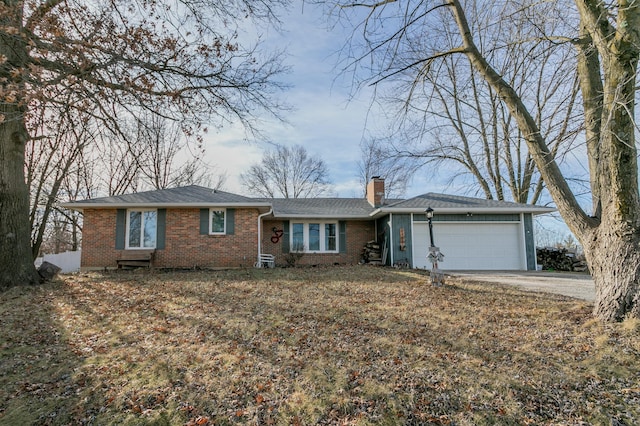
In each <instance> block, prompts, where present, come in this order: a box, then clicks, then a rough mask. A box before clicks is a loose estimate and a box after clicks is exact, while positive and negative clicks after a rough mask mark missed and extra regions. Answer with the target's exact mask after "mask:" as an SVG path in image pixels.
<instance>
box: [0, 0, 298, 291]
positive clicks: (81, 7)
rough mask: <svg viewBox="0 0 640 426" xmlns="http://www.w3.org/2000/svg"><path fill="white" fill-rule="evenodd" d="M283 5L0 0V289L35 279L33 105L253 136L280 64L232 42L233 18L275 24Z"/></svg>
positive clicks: (110, 122) (108, 121)
mask: <svg viewBox="0 0 640 426" xmlns="http://www.w3.org/2000/svg"><path fill="white" fill-rule="evenodd" d="M286 1H287V0H282V1H277V2H269V3H265V2H253V1H251V0H224V1H217V0H216V1H212V0H211V1H210V0H204V1H197V2H195V1H191V0H186V1H182V2H180V4H173V3H171V4H169V3H166V2H162V1H160V2H158V1H147V0H134V1H123V0H110V1H107V2H101V3H99V4H91V5H88V4H87V3H86V2H82V1H76V0H70V1H61V0H52V1H34V2H24V1H18V0H4V1H2V2H0V288H7V287H10V286H14V285H20V284H27V283H35V282H37V281H38V280H39V278H38V276H37V273H36V271H35V268H34V266H33V263H32V262H31V261H30V258H31V245H30V238H29V236H30V227H29V187H28V186H27V184H26V182H25V173H24V164H25V146H26V144H27V143H28V141H29V140H30V138H31V137H32V136H33V135H32V134H30V132H29V129H28V127H27V124H28V123H30V122H31V121H32V120H38V119H40V117H44V116H46V114H45V113H43V111H52V110H55V111H56V112H62V113H64V114H67V113H69V114H70V115H73V114H74V111H80V112H82V113H83V114H87V115H89V116H91V117H92V118H94V119H95V120H97V121H99V122H101V123H102V124H104V125H105V126H106V127H108V128H110V129H111V130H112V131H113V132H114V133H119V132H121V130H120V129H119V125H120V123H122V122H123V119H125V118H132V117H138V116H140V114H141V113H142V112H145V111H150V112H152V113H156V114H159V115H162V116H165V117H171V118H176V119H180V120H181V122H182V124H183V129H184V131H185V132H187V133H188V134H189V135H193V136H196V135H198V134H200V133H201V132H202V131H204V130H205V126H204V124H203V123H211V124H212V125H214V126H220V125H223V124H225V123H229V122H232V121H240V122H242V123H243V124H244V125H245V128H246V129H247V131H248V132H249V133H250V134H252V133H255V131H257V129H256V127H255V123H256V119H257V118H259V116H260V114H263V113H268V114H274V115H276V116H277V115H278V114H277V111H278V110H279V108H280V105H279V104H278V103H277V102H276V100H275V98H274V96H273V95H274V94H275V92H276V91H278V90H280V89H281V88H282V86H280V85H279V84H278V83H277V81H276V78H277V76H278V75H279V74H280V73H281V72H283V71H284V68H283V67H282V65H281V56H280V55H279V54H275V55H271V56H263V55H261V54H260V53H259V51H258V50H257V46H256V45H243V44H241V43H240V41H239V40H242V38H240V37H238V35H239V31H238V29H239V25H237V24H236V23H238V22H239V21H241V20H247V21H248V20H252V21H251V22H253V23H257V22H271V23H273V22H275V21H277V18H276V15H275V11H276V8H277V7H278V6H279V5H282V4H285V3H286ZM30 126H31V125H30ZM31 127H33V126H31Z"/></svg>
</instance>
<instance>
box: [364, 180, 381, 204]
mask: <svg viewBox="0 0 640 426" xmlns="http://www.w3.org/2000/svg"><path fill="white" fill-rule="evenodd" d="M367 201H368V202H369V204H371V206H373V207H380V206H381V205H382V204H384V179H383V178H381V177H380V176H373V177H372V178H371V180H370V181H369V183H368V184H367Z"/></svg>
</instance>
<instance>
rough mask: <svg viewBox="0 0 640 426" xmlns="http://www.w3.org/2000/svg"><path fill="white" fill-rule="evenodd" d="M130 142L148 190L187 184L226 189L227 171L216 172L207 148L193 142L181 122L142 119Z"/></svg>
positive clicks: (152, 117)
mask: <svg viewBox="0 0 640 426" xmlns="http://www.w3.org/2000/svg"><path fill="white" fill-rule="evenodd" d="M126 143H127V145H128V146H129V150H130V151H131V152H132V153H133V158H134V159H135V161H136V164H137V168H138V170H139V173H140V175H141V178H142V186H143V188H144V189H145V190H146V189H166V188H171V187H177V186H185V185H203V186H207V187H210V188H212V189H222V187H223V185H224V183H225V181H226V174H224V173H222V174H217V175H214V173H213V172H214V169H213V168H212V167H211V166H208V165H207V164H205V163H204V161H203V160H202V157H204V151H203V149H202V148H201V147H198V146H197V144H189V142H188V140H187V138H186V135H185V134H184V133H183V132H182V129H181V128H180V126H179V125H178V123H176V122H171V121H169V120H167V119H165V118H163V117H159V116H150V117H146V118H145V119H144V120H141V121H139V122H138V123H137V126H136V131H135V135H134V137H132V138H131V140H130V141H127V142H126ZM191 149H198V150H199V151H200V152H195V153H194V152H192V151H191Z"/></svg>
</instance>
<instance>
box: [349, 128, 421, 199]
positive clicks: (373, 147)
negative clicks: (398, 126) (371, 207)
mask: <svg viewBox="0 0 640 426" xmlns="http://www.w3.org/2000/svg"><path fill="white" fill-rule="evenodd" d="M393 145H394V144H393V143H392V142H390V141H383V140H379V139H367V140H364V141H362V142H361V143H360V154H361V157H360V160H359V161H358V172H359V175H358V177H359V178H360V183H361V184H362V188H363V195H366V193H367V184H368V183H369V181H370V180H371V178H373V177H374V176H380V177H383V178H384V192H385V199H389V198H402V197H404V196H405V194H406V192H407V185H409V183H410V182H411V176H412V175H413V173H414V172H415V171H416V169H418V168H419V167H420V166H421V165H422V164H421V163H419V162H416V161H414V159H413V158H408V156H405V155H398V154H397V152H394V151H392V150H390V149H389V148H390V146H393Z"/></svg>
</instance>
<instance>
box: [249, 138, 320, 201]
mask: <svg viewBox="0 0 640 426" xmlns="http://www.w3.org/2000/svg"><path fill="white" fill-rule="evenodd" d="M240 179H241V180H242V182H243V184H244V185H245V186H246V187H247V190H248V191H249V192H250V193H252V194H255V195H259V196H263V197H269V198H274V197H284V198H306V197H318V196H321V195H324V194H327V193H328V192H329V190H330V187H329V183H330V182H329V180H328V170H327V166H326V164H325V162H324V161H323V160H322V159H320V158H317V157H313V156H311V155H309V153H307V150H306V149H305V148H304V147H303V146H301V145H295V146H293V147H292V148H289V147H286V146H282V145H276V146H275V148H274V149H272V150H267V151H266V152H265V153H264V155H263V156H262V161H261V162H260V163H259V164H254V165H252V166H251V167H250V168H249V170H248V171H247V172H245V173H242V174H241V175H240Z"/></svg>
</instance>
